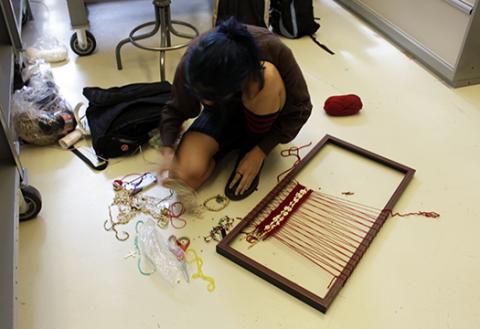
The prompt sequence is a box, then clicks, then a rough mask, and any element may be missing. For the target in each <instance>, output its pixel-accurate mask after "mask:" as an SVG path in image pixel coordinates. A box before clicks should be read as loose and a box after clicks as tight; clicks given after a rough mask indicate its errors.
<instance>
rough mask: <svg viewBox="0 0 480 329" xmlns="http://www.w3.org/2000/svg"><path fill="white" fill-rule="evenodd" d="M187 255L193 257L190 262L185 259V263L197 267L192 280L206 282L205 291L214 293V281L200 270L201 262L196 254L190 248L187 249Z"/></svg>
mask: <svg viewBox="0 0 480 329" xmlns="http://www.w3.org/2000/svg"><path fill="white" fill-rule="evenodd" d="M187 253H190V254H192V255H193V259H192V260H189V259H187V262H188V263H189V264H192V263H195V264H196V265H197V273H194V274H192V279H203V280H205V281H207V282H208V285H207V290H208V291H209V292H212V291H214V290H215V279H214V278H212V277H211V276H208V275H205V274H204V273H203V270H202V267H203V260H202V259H201V258H200V256H198V254H197V252H196V251H195V250H194V249H192V248H188V249H187Z"/></svg>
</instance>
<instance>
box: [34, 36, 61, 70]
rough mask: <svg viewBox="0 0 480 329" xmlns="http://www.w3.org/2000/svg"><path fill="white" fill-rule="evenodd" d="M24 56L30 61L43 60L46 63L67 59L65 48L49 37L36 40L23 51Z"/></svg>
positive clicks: (52, 37)
mask: <svg viewBox="0 0 480 329" xmlns="http://www.w3.org/2000/svg"><path fill="white" fill-rule="evenodd" d="M25 55H26V56H27V57H28V58H29V59H30V60H35V59H43V60H45V61H46V62H48V63H56V62H63V61H65V60H67V59H68V52H67V47H65V45H63V44H61V43H60V41H58V39H57V38H55V37H54V36H51V35H47V36H44V37H42V38H40V39H37V41H35V43H34V44H33V45H32V46H31V47H28V48H27V49H26V50H25Z"/></svg>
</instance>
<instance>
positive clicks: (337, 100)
mask: <svg viewBox="0 0 480 329" xmlns="http://www.w3.org/2000/svg"><path fill="white" fill-rule="evenodd" d="M362 106H363V104H362V100H361V99H360V97H358V96H357V95H354V94H350V95H340V96H331V97H329V98H327V100H326V101H325V105H324V106H323V108H324V110H325V112H327V114H328V115H331V116H336V117H339V116H347V115H353V114H356V113H358V112H359V111H360V110H361V109H362Z"/></svg>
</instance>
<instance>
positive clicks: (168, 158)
mask: <svg viewBox="0 0 480 329" xmlns="http://www.w3.org/2000/svg"><path fill="white" fill-rule="evenodd" d="M160 155H161V157H162V159H161V160H160V161H161V163H160V166H159V167H158V174H159V175H160V176H161V175H163V174H164V173H165V172H169V171H172V170H173V168H174V162H175V150H174V149H173V148H171V147H168V146H164V147H162V148H161V149H160Z"/></svg>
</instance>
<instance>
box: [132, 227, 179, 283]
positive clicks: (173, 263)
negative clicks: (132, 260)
mask: <svg viewBox="0 0 480 329" xmlns="http://www.w3.org/2000/svg"><path fill="white" fill-rule="evenodd" d="M135 245H136V247H137V249H138V252H139V253H140V256H141V257H140V259H139V263H138V269H139V271H140V273H142V274H145V275H149V274H153V273H154V272H157V273H159V274H160V275H161V276H162V278H163V279H165V280H166V281H167V282H168V283H170V284H171V285H174V284H176V283H179V282H180V281H181V280H182V277H183V278H184V279H185V280H187V281H188V271H187V267H186V262H185V257H184V253H183V250H182V249H181V248H179V247H178V246H176V245H174V244H172V243H171V239H169V238H165V237H164V236H163V235H162V234H161V232H160V230H159V228H158V227H157V224H156V223H155V222H154V221H153V220H150V219H149V220H146V221H145V222H143V221H139V222H137V236H136V238H135ZM147 269H148V270H149V271H148V270H147Z"/></svg>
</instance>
